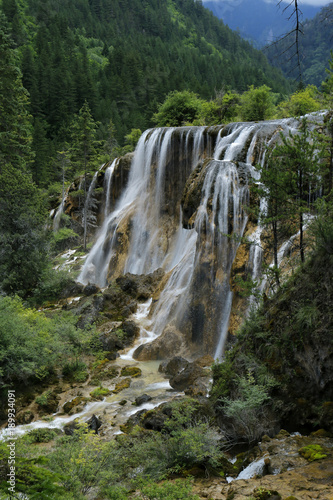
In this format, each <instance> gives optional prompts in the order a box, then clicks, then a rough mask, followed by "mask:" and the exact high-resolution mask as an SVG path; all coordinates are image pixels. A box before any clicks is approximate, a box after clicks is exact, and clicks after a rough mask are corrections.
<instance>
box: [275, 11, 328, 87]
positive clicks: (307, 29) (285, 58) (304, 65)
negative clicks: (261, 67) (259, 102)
mask: <svg viewBox="0 0 333 500" xmlns="http://www.w3.org/2000/svg"><path fill="white" fill-rule="evenodd" d="M331 16H332V14H331V6H330V5H327V6H326V7H323V9H322V10H321V12H318V14H317V15H316V16H315V17H314V18H313V19H307V20H306V22H304V23H302V36H300V37H299V41H298V42H299V54H300V56H301V57H300V64H301V72H302V80H303V84H305V85H308V84H312V85H316V86H317V87H319V86H320V85H321V83H322V80H323V79H324V77H325V69H326V68H327V66H328V65H327V62H328V60H329V57H330V51H331V49H332V43H331V37H332V21H331ZM294 40H295V33H294V32H293V30H292V31H291V33H290V35H289V36H287V37H283V38H282V39H281V40H280V41H279V42H278V43H277V44H276V43H273V44H271V45H270V46H269V47H267V48H266V49H265V54H266V55H267V56H268V59H269V61H270V62H271V63H272V64H274V65H275V66H278V67H279V68H281V69H282V71H283V73H284V75H286V77H288V78H293V79H295V80H296V79H297V78H298V76H299V75H298V68H297V69H296V68H295V66H296V64H295V44H294Z"/></svg>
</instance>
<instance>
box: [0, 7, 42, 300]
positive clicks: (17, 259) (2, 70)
mask: <svg viewBox="0 0 333 500" xmlns="http://www.w3.org/2000/svg"><path fill="white" fill-rule="evenodd" d="M27 106H28V98H27V93H26V91H25V89H24V88H23V86H22V82H21V76H20V73H19V71H18V69H17V59H16V52H15V50H14V48H13V45H12V42H11V39H10V36H9V33H8V28H7V26H6V20H5V17H4V16H3V14H1V13H0V288H1V289H2V290H3V291H5V292H7V293H19V294H21V295H25V294H26V293H27V292H28V291H29V290H30V289H31V288H32V287H33V286H34V284H35V283H36V282H37V280H38V277H39V275H40V273H41V272H42V270H43V265H44V263H45V243H44V240H43V234H42V231H43V230H42V227H43V226H42V216H43V207H42V202H41V196H40V195H39V192H38V190H37V188H36V186H35V185H34V183H33V182H32V179H31V176H30V174H29V172H28V165H29V164H30V162H31V159H32V153H31V149H30V144H31V127H30V120H29V115H28V112H27Z"/></svg>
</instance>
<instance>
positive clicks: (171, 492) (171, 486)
mask: <svg viewBox="0 0 333 500" xmlns="http://www.w3.org/2000/svg"><path fill="white" fill-rule="evenodd" d="M140 491H141V493H142V494H143V495H144V496H143V498H144V500H146V499H147V500H187V499H188V498H190V499H193V500H199V497H198V495H195V494H194V493H192V484H191V481H190V480H189V479H187V480H182V479H176V480H175V481H174V482H171V481H165V482H164V483H163V484H146V485H144V486H142V487H141V488H140Z"/></svg>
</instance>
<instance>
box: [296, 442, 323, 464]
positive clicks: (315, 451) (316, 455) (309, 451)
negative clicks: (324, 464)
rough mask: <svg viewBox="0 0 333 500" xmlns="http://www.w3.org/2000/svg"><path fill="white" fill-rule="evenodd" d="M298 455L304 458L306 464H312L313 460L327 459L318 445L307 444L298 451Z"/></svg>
mask: <svg viewBox="0 0 333 500" xmlns="http://www.w3.org/2000/svg"><path fill="white" fill-rule="evenodd" d="M298 453H299V454H300V455H301V456H302V457H304V458H306V460H308V462H314V461H315V460H321V459H323V458H326V457H327V455H326V454H325V453H324V450H323V448H322V446H320V445H319V444H309V445H308V446H303V448H301V449H299V450H298Z"/></svg>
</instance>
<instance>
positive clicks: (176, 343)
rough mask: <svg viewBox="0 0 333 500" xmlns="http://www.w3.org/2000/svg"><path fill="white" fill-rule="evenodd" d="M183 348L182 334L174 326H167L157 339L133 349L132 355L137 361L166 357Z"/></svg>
mask: <svg viewBox="0 0 333 500" xmlns="http://www.w3.org/2000/svg"><path fill="white" fill-rule="evenodd" d="M184 348H185V345H184V338H183V336H182V334H181V333H180V332H179V331H177V330H176V329H175V328H172V327H167V328H166V329H165V330H164V332H163V333H162V334H161V335H160V336H159V337H157V339H155V340H153V341H152V342H150V343H149V344H142V345H140V346H139V347H138V348H137V349H136V350H135V351H134V354H133V357H134V359H137V360H139V361H150V360H158V359H166V358H170V357H172V356H173V355H174V354H176V353H179V352H182V349H184Z"/></svg>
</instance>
